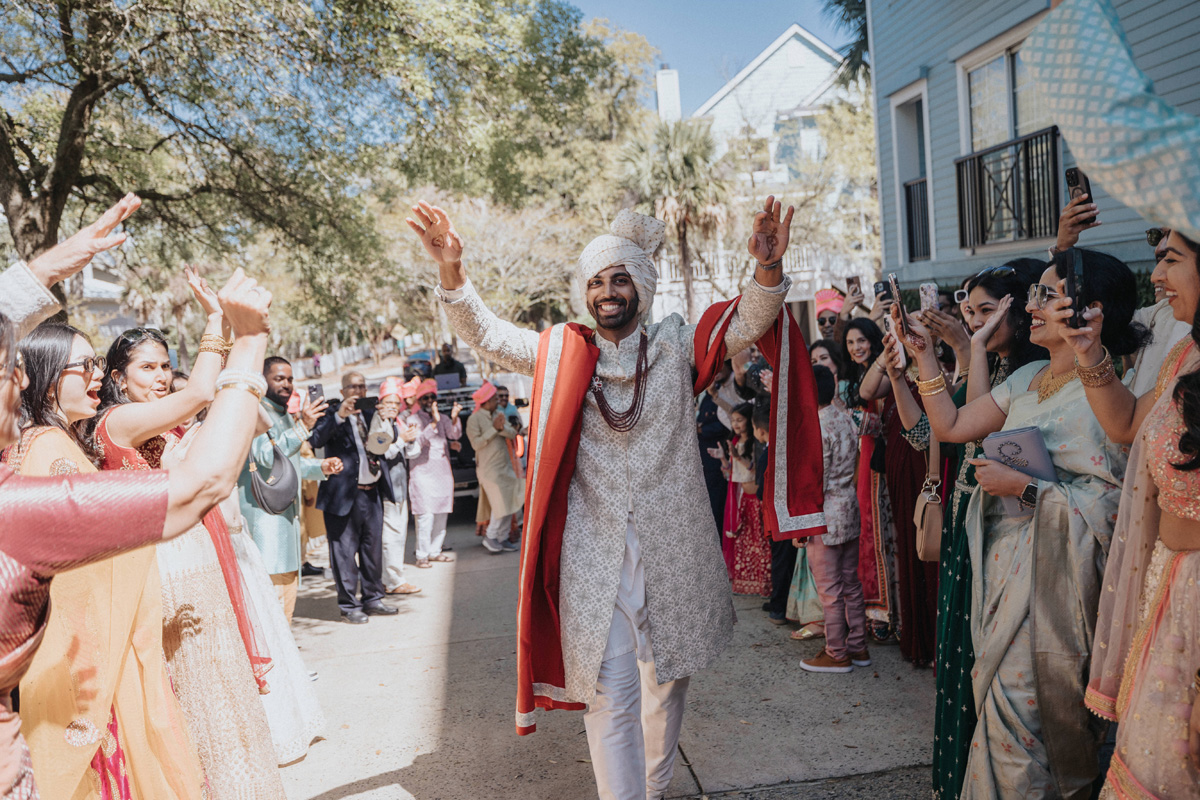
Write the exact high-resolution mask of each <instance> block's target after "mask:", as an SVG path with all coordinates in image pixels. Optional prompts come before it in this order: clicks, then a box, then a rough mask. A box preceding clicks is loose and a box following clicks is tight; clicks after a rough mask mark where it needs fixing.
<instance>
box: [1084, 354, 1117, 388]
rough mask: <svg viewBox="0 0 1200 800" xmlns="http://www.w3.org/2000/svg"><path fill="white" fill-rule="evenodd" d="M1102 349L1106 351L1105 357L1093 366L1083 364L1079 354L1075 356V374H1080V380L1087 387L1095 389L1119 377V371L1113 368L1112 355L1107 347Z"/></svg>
mask: <svg viewBox="0 0 1200 800" xmlns="http://www.w3.org/2000/svg"><path fill="white" fill-rule="evenodd" d="M1101 349H1102V350H1103V351H1104V358H1102V359H1100V363H1099V364H1096V365H1095V366H1092V367H1085V366H1083V365H1082V364H1080V363H1079V356H1076V357H1075V374H1076V375H1078V376H1079V382H1080V383H1082V384H1083V385H1084V386H1085V387H1087V388H1091V389H1095V388H1098V387H1100V386H1107V385H1108V384H1110V383H1112V382H1113V380H1114V379H1115V378H1116V377H1117V371H1116V369H1114V368H1113V360H1112V355H1111V354H1110V353H1109V352H1108V348H1107V347H1102V348H1101Z"/></svg>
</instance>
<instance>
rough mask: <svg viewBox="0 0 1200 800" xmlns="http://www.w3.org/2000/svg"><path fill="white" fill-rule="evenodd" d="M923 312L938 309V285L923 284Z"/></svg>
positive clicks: (921, 289)
mask: <svg viewBox="0 0 1200 800" xmlns="http://www.w3.org/2000/svg"><path fill="white" fill-rule="evenodd" d="M920 292H921V310H922V311H933V310H936V309H937V308H938V294H939V290H938V285H937V284H936V283H922V284H921V288H920Z"/></svg>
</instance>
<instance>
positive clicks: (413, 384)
mask: <svg viewBox="0 0 1200 800" xmlns="http://www.w3.org/2000/svg"><path fill="white" fill-rule="evenodd" d="M419 388H421V376H420V375H413V376H412V380H411V381H409V382H408V383H406V384H404V385H403V386H401V387H400V396H401V397H403V398H404V399H405V400H410V399H412V398H413V397H415V396H416V394H417V389H419Z"/></svg>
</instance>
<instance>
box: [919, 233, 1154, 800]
mask: <svg viewBox="0 0 1200 800" xmlns="http://www.w3.org/2000/svg"><path fill="white" fill-rule="evenodd" d="M1076 256H1077V257H1078V259H1079V262H1080V263H1079V265H1078V267H1079V269H1078V270H1077V274H1078V272H1079V271H1082V273H1083V275H1084V276H1086V280H1084V281H1083V282H1082V285H1081V292H1080V303H1081V306H1084V307H1097V308H1103V310H1104V313H1105V315H1106V317H1107V318H1108V319H1109V321H1110V323H1111V327H1110V328H1106V330H1105V331H1104V334H1103V336H1102V339H1103V343H1104V345H1105V346H1106V347H1107V348H1108V351H1109V352H1110V353H1111V354H1112V355H1113V356H1114V357H1120V356H1123V355H1127V354H1130V353H1133V352H1134V351H1136V350H1137V348H1138V347H1139V346H1140V345H1141V344H1142V343H1143V340H1144V339H1145V336H1146V332H1145V330H1144V329H1142V328H1141V327H1140V326H1136V325H1134V324H1132V322H1131V320H1132V317H1133V311H1134V302H1135V300H1136V297H1137V292H1136V284H1135V282H1134V278H1133V273H1131V272H1130V271H1129V268H1128V267H1126V266H1125V265H1124V264H1123V263H1121V262H1120V261H1118V260H1117V259H1114V258H1111V257H1109V256H1106V255H1104V254H1101V253H1095V252H1091V251H1074V250H1072V251H1067V252H1066V253H1064V254H1062V255H1061V256H1060V257H1059V259H1057V260H1056V261H1055V263H1054V264H1052V265H1051V266H1050V267H1048V268H1047V269H1046V271H1045V272H1044V273H1043V274H1042V276H1041V280H1040V282H1039V283H1036V284H1033V285H1032V286H1031V287H1030V289H1029V293H1028V302H1027V305H1026V309H1027V310H1028V311H1029V312H1030V314H1031V315H1032V317H1033V320H1032V323H1031V330H1030V341H1031V342H1032V343H1033V344H1035V345H1039V346H1042V347H1045V348H1046V349H1047V351H1048V352H1049V355H1050V361H1049V363H1048V364H1047V363H1046V362H1042V361H1035V362H1032V363H1030V364H1026V365H1025V366H1023V367H1021V368H1020V369H1017V370H1015V371H1014V372H1013V373H1012V374H1011V375H1010V376H1009V377H1008V378H1007V379H1006V380H1005V381H1004V382H1003V383H1001V384H1000V385H998V386H997V387H996V388H995V389H993V390H992V391H991V392H990V393H989V394H988V395H986V396H984V397H980V398H978V399H976V400H973V401H971V402H970V403H967V404H966V405H965V406H964V407H963V408H962V409H958V408H956V407H955V405H954V402H953V399H952V398H951V397H950V395H949V394H948V393H947V391H946V385H945V384H946V382H945V378H944V377H943V375H942V374H941V372H940V369H939V367H938V365H937V363H936V359H935V358H934V357H933V347H932V344H933V343H932V341H931V340H930V339H929V337H928V333H927V331H926V330H925V328H924V326H923V325H921V324H920V323H919V322H917V321H915V320H914V321H911V322H910V323H909V324H910V326H911V328H912V334H911V335H910V336H908V337H906V338H905V341H904V346H905V349H907V350H908V352H909V353H910V355H911V356H912V357H913V358H914V359H915V360H916V363H917V365H918V369H919V375H920V380H919V382H918V384H917V385H918V390H919V392H920V394H921V395H922V400H923V401H924V405H925V413H926V415H927V416H928V418H929V421H930V424H931V426H932V428H933V432H934V434H935V435H936V436H937V437H938V438H939V439H940V440H941V441H946V442H960V443H963V442H969V441H974V440H978V439H980V438H983V437H985V436H987V435H989V434H991V433H994V432H996V431H999V430H1013V429H1017V428H1022V427H1026V426H1033V427H1036V428H1038V430H1039V431H1040V433H1041V436H1042V439H1043V441H1044V443H1045V447H1046V450H1047V452H1048V453H1049V455H1050V458H1051V460H1052V461H1053V464H1054V467H1055V471H1056V473H1057V480H1054V481H1048V480H1042V481H1031V480H1030V478H1029V477H1028V476H1026V475H1025V474H1023V473H1021V472H1019V471H1017V470H1016V469H1013V468H1011V467H1008V466H1005V465H1004V464H1002V463H999V462H997V461H991V460H987V459H982V458H973V459H969V460H968V463H970V464H973V465H974V466H975V468H976V470H975V478H976V481H977V482H978V484H979V486H978V488H977V489H976V490H975V491H974V492H973V493H972V495H971V499H970V501H969V503H968V506H967V510H966V512H965V513H966V526H965V532H966V536H967V541H968V547H969V549H970V555H971V567H972V573H973V589H972V602H971V621H970V624H971V639H972V642H973V643H974V649H975V654H976V661H975V666H974V670H973V673H972V678H973V681H972V683H973V690H974V697H975V700H976V703H975V708H976V713H977V715H978V721H977V723H976V725H975V730H974V734H973V736H972V739H971V749H970V755H969V756H968V761H967V767H966V775H967V778H966V780H965V782H964V785H963V788H962V793H961V797H963V798H968V799H969V800H973V799H974V798H995V797H1002V796H1003V797H1008V796H1020V795H1037V796H1047V797H1058V796H1062V797H1076V796H1079V795H1080V793H1082V794H1083V796H1086V794H1087V793H1088V787H1090V785H1091V783H1092V781H1093V780H1094V779H1095V777H1096V769H1097V749H1098V737H1097V735H1096V728H1095V727H1094V726H1091V725H1090V724H1089V723H1090V717H1089V715H1088V713H1087V710H1086V709H1085V708H1084V705H1083V695H1084V685H1083V681H1082V679H1081V676H1082V675H1084V674H1086V671H1087V667H1088V661H1089V658H1090V654H1091V644H1092V642H1091V640H1092V628H1091V623H1090V621H1091V620H1092V619H1094V618H1095V613H1096V608H1097V604H1098V602H1099V588H1100V573H1101V572H1102V571H1103V564H1104V558H1105V552H1106V550H1107V547H1108V542H1109V540H1110V538H1111V535H1112V529H1113V521H1114V520H1115V518H1116V510H1117V502H1118V500H1119V496H1120V488H1119V487H1120V484H1121V479H1122V476H1123V473H1124V468H1125V454H1124V452H1123V450H1122V448H1121V446H1120V445H1117V444H1115V443H1113V442H1112V441H1111V440H1109V439H1108V438H1107V437H1106V436H1105V435H1104V432H1103V429H1102V428H1101V427H1100V423H1099V422H1098V421H1097V419H1096V417H1095V415H1094V414H1093V413H1092V412H1091V410H1090V409H1089V408H1088V406H1087V405H1086V403H1085V398H1084V389H1083V385H1082V383H1081V381H1089V382H1090V381H1092V380H1093V376H1092V375H1091V374H1089V373H1085V374H1083V375H1082V376H1081V375H1080V373H1079V372H1078V371H1077V370H1076V368H1075V353H1074V351H1073V350H1072V348H1071V346H1070V345H1069V344H1068V343H1067V341H1066V339H1064V338H1063V334H1062V330H1063V328H1065V327H1067V322H1066V319H1067V318H1068V317H1069V316H1070V315H1071V310H1070V309H1069V308H1066V305H1067V303H1068V302H1069V301H1068V300H1067V299H1066V298H1064V297H1063V293H1064V288H1063V280H1062V278H1063V276H1065V275H1066V274H1067V270H1074V269H1075V265H1074V259H1075V258H1076ZM897 320H898V315H897ZM1006 497H1008V498H1015V499H1016V500H1017V501H1018V502H1019V503H1020V504H1021V506H1022V507H1023V508H1025V509H1027V510H1028V511H1029V512H1030V514H1031V516H1009V515H1008V514H1007V513H1006V511H1005V507H1004V505H1003V504H1002V503H1001V498H1006Z"/></svg>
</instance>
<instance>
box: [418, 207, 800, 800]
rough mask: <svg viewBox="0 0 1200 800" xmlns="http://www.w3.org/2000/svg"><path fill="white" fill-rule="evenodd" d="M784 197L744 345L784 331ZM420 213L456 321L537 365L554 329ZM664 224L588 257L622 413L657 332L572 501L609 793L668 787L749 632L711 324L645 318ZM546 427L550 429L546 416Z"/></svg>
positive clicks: (567, 610) (468, 337)
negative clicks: (496, 307) (706, 685)
mask: <svg viewBox="0 0 1200 800" xmlns="http://www.w3.org/2000/svg"><path fill="white" fill-rule="evenodd" d="M773 201H774V198H770V199H768V201H767V206H768V209H769V210H766V211H764V212H760V213H759V215H758V216H757V217H756V220H755V237H761V238H752V239H751V254H752V255H754V256H755V258H756V259H757V260H758V262H759V267H758V269H757V271H756V273H755V277H754V279H753V280H751V281H749V283H748V285H747V287H746V289H745V291H744V292H743V294H742V298H741V301H740V303H739V304H738V306H737V307H736V310H735V311H733V312H732V313H733V316H732V319H731V321H730V323H729V327H728V330H727V333H726V336H725V343H726V346H727V349H728V352H730V353H737V352H740V351H741V350H743V349H745V348H746V347H747V346H749V345H750V344H751V343H752V342H754V341H756V340H757V339H758V338H759V337H760V336H761V335H762V334H763V333H764V332H765V331H766V330H767V329H768V328H769V327H770V326H771V324H772V323H773V322H774V321H775V319H776V317H777V316H778V314H779V311H780V308H781V307H782V305H783V301H784V297H785V295H786V294H787V290H788V287H789V286H790V285H791V282H790V280H788V279H787V278H786V277H785V276H783V274H782V269H781V261H782V256H783V252H784V251H785V250H786V248H787V242H788V228H789V226H790V222H791V210H790V209H789V212H788V215H787V218H786V219H785V220H782V221H781V220H780V216H779V210H780V209H779V204H777V203H774V205H773V206H772V204H773ZM413 211H414V213H415V214H416V215H417V217H418V219H419V220H420V222H417V221H415V220H411V219H410V220H409V224H410V226H411V227H413V229H414V230H415V231H416V232H417V233H418V234H419V235H420V236H421V238H422V242H423V243H424V245H425V248H426V250H427V251H428V252H429V254H430V256H431V257H433V259H434V260H435V261H436V262H438V265H439V267H440V271H441V283H440V285H439V286H438V287H437V295H438V297H439V298H440V299H441V300H442V304H443V305H442V307H443V308H444V309H445V311H446V315H447V317H448V318H449V320H450V323H451V325H452V326H453V327H454V329H455V331H456V332H457V333H458V335H459V336H460V337H461V338H462V339H463V340H464V341H466V342H467V343H468V344H469V345H470V346H471V347H472V348H474V349H475V351H476V352H478V353H480V354H481V355H483V356H485V357H486V358H488V359H490V360H491V361H494V362H495V363H497V364H498V365H500V366H501V368H503V369H505V370H508V371H511V372H517V373H520V374H523V375H531V376H532V375H533V374H534V370H535V367H537V366H538V360H539V356H538V346H539V334H538V333H537V332H535V331H532V330H528V329H523V328H518V327H517V326H515V325H513V324H512V323H510V322H504V321H502V320H500V319H499V318H497V317H496V316H495V315H494V314H493V313H492V312H491V311H489V310H488V309H487V307H486V306H484V304H483V301H482V300H481V299H480V297H479V295H478V293H477V292H476V291H475V289H474V287H473V286H472V285H471V283H470V281H469V280H467V278H466V274H465V271H464V269H463V266H462V261H461V256H462V240H461V238H460V237H459V235H458V233H457V232H456V231H455V230H454V228H453V226H452V225H451V224H450V221H449V218H448V217H447V216H446V214H445V212H444V211H442V210H441V209H435V208H433V207H431V206H429V205H428V204H425V203H421V204H420V205H419V206H417V207H414V209H413ZM663 232H664V225H663V223H662V222H660V221H659V220H656V219H653V218H651V217H646V216H643V215H641V214H635V213H633V212H631V211H628V210H624V211H621V212H620V213H619V214H618V215H617V217H616V218H615V219H614V221H613V224H612V234H609V235H604V236H600V237H597V239H595V240H593V242H592V243H590V244H589V245H588V246H587V248H585V250H584V252H583V254H582V255H581V257H580V260H579V266H578V278H579V280H580V282H581V283H582V284H583V289H584V293H585V297H586V299H587V303H588V310H589V312H591V314H592V316H593V317H594V318H595V319H596V323H597V328H596V336H595V339H594V343H595V345H596V346H597V347H598V348H599V359H598V361H597V363H596V367H595V372H594V378H593V380H594V384H593V386H594V387H599V388H600V389H601V390H602V392H603V395H604V398H605V401H606V402H607V404H608V406H609V407H610V408H612V409H615V410H616V411H617V412H623V411H625V410H626V409H631V408H632V407H633V406H634V401H635V385H636V380H635V376H636V374H637V372H638V368H637V364H638V361H639V349H640V347H641V346H642V345H641V340H642V339H643V338H644V339H645V340H646V344H645V348H646V362H645V363H646V368H645V370H644V372H645V374H644V384H643V387H642V393H643V397H642V403H641V408H642V411H641V414H640V417H638V418H637V421H636V423H635V424H634V425H633V427H632V428H631V429H630V430H628V431H625V432H622V431H619V430H617V429H615V428H614V427H613V426H612V424H611V423H610V421H609V420H608V419H606V416H605V412H602V411H601V409H600V406H599V400H598V398H597V394H598V393H597V392H596V391H592V392H588V394H587V397H586V400H585V401H584V405H583V409H582V419H581V425H582V428H581V433H580V439H579V451H578V454H577V456H576V464H575V470H574V473H573V476H572V478H571V481H570V486H569V489H568V491H567V497H566V498H565V502H566V504H567V514H566V523H565V527H564V530H563V539H562V553H561V557H560V581H561V583H560V587H559V604H560V607H559V611H560V619H559V627H560V633H561V640H562V658H563V666H564V668H565V673H566V687H565V693H563V696H562V697H555V698H554V699H555V700H559V701H562V702H571V703H586V704H587V705H588V706H589V708H588V711H587V713H586V714H585V715H584V724H585V727H586V729H587V735H588V745H589V748H590V750H591V756H592V766H593V770H594V772H595V775H596V782H597V785H598V788H599V794H600V797H601V798H602V799H603V800H608V799H609V798H614V799H615V800H644V798H661V797H662V796H663V794H664V793H665V791H666V789H667V786H668V784H669V783H670V780H671V774H672V772H673V768H674V760H675V751H676V747H677V745H678V740H679V732H680V726H681V724H682V717H683V706H684V697H685V695H686V691H687V684H688V677H689V676H690V675H691V674H692V673H693V672H695V671H697V670H699V669H703V668H704V667H706V666H708V665H709V664H710V663H712V661H713V660H714V659H715V658H716V657H717V656H718V655H720V653H721V652H722V651H723V650H724V649H725V647H726V646H727V645H728V644H729V641H730V639H731V638H732V635H733V622H734V613H733V601H732V595H731V593H730V585H729V577H728V574H727V573H726V570H725V562H724V559H723V557H722V556H721V551H720V545H719V537H718V536H717V531H716V530H715V525H714V522H713V517H712V513H711V511H710V509H709V505H708V499H707V498H708V495H707V491H706V488H705V484H704V477H703V474H702V470H701V465H700V458H699V445H698V444H697V438H696V424H695V406H694V405H693V401H692V381H693V370H694V368H695V364H696V353H695V347H694V345H693V341H694V333H695V326H694V325H689V324H688V323H687V322H685V321H684V320H683V318H682V317H680V316H679V315H678V314H673V315H671V316H668V317H667V318H666V319H664V320H662V321H661V322H658V323H654V324H645V316H646V314H647V313H648V312H649V310H650V308H651V305H652V303H653V298H654V290H655V288H656V285H657V279H658V272H657V268H656V267H655V265H654V261H653V255H654V253H655V251H656V250H657V249H658V247H659V246H660V245H661V243H662V240H663ZM557 370H558V364H557V363H548V364H547V365H546V372H545V374H546V376H547V377H546V378H545V381H546V382H547V383H551V382H552V381H553V380H554V376H555V375H556V374H557ZM547 410H548V409H547V408H546V407H543V409H542V413H546V411H547ZM532 426H533V427H534V429H535V430H538V429H540V428H542V427H544V426H545V420H533V421H532ZM530 469H531V470H532V469H534V467H533V466H532V465H531V466H530ZM528 478H529V479H530V480H536V479H537V478H538V476H537V475H536V474H530V475H529V476H528ZM547 691H550V690H547ZM520 725H521V721H520V720H519V721H518V726H520Z"/></svg>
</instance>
